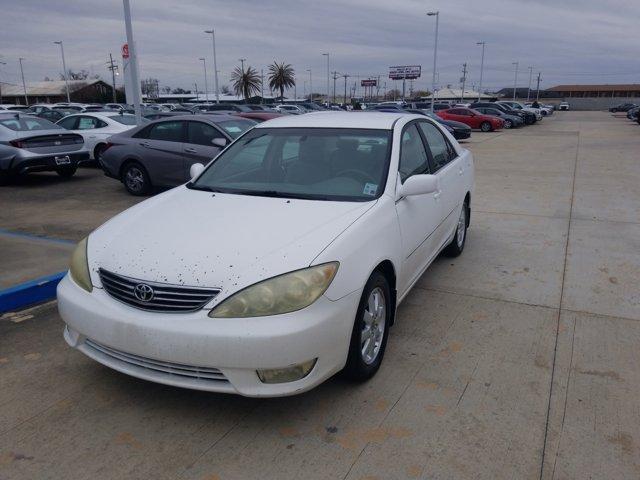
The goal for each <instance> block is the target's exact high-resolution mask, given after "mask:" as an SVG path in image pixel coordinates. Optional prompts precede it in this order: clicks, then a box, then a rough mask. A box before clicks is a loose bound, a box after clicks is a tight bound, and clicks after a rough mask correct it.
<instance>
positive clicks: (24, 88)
mask: <svg viewBox="0 0 640 480" xmlns="http://www.w3.org/2000/svg"><path fill="white" fill-rule="evenodd" d="M23 60H24V58H22V57H20V58H19V59H18V61H19V62H20V75H21V76H22V89H23V90H24V104H25V105H26V106H29V98H28V97H27V84H26V83H24V69H23V68H22V61H23Z"/></svg>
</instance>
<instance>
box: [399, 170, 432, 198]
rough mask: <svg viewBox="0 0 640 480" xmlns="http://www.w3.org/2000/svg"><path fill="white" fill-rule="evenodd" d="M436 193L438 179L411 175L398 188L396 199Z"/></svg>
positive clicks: (430, 176) (429, 176)
mask: <svg viewBox="0 0 640 480" xmlns="http://www.w3.org/2000/svg"><path fill="white" fill-rule="evenodd" d="M436 191H438V177H436V176H435V175H426V174H425V175H413V176H411V177H409V178H407V180H406V181H405V182H404V183H403V184H402V186H401V187H400V195H399V197H398V198H402V197H410V196H412V195H426V194H427V193H433V192H436Z"/></svg>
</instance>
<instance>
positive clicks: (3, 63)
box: [0, 62, 7, 105]
mask: <svg viewBox="0 0 640 480" xmlns="http://www.w3.org/2000/svg"><path fill="white" fill-rule="evenodd" d="M6 64H7V62H0V65H6ZM0 105H2V81H1V80H0Z"/></svg>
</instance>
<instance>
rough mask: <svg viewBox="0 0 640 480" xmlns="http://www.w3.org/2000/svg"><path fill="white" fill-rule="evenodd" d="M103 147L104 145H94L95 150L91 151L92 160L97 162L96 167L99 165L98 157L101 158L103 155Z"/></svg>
mask: <svg viewBox="0 0 640 480" xmlns="http://www.w3.org/2000/svg"><path fill="white" fill-rule="evenodd" d="M104 147H105V144H104V143H99V144H98V145H96V148H94V149H93V160H94V161H95V162H97V163H98V165H100V157H102V154H103V153H104V150H105V148H104Z"/></svg>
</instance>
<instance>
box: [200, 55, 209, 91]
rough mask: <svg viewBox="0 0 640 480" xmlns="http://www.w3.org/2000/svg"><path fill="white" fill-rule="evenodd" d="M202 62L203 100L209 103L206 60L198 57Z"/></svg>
mask: <svg viewBox="0 0 640 480" xmlns="http://www.w3.org/2000/svg"><path fill="white" fill-rule="evenodd" d="M200 60H201V61H202V68H204V99H205V101H206V102H208V101H209V85H208V83H207V60H206V59H205V58H204V57H200Z"/></svg>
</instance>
